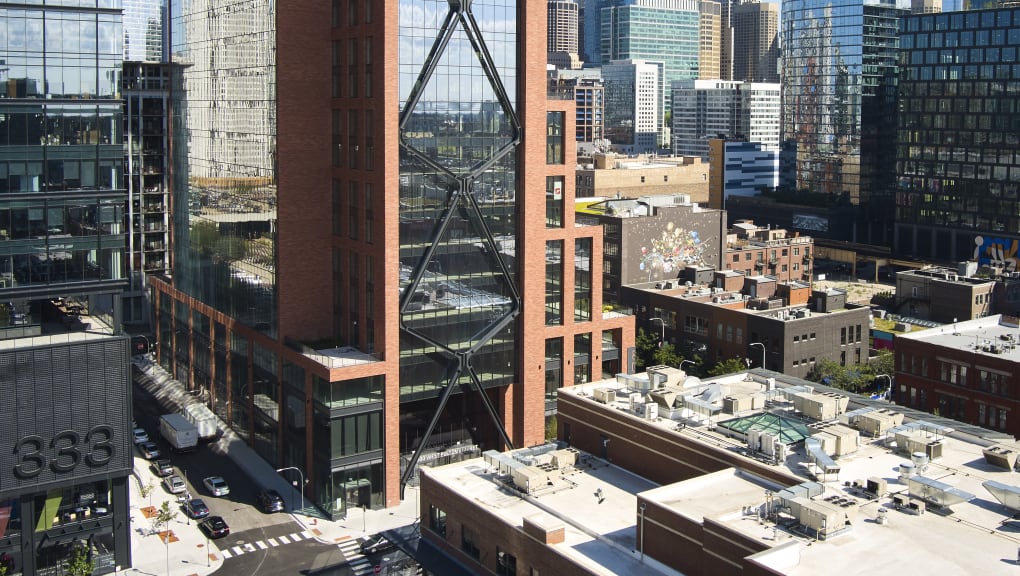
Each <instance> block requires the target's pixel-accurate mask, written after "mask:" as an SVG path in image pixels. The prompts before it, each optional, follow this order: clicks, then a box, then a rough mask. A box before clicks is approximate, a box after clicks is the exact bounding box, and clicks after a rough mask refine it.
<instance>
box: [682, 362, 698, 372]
mask: <svg viewBox="0 0 1020 576" xmlns="http://www.w3.org/2000/svg"><path fill="white" fill-rule="evenodd" d="M685 363H690V364H697V362H695V361H694V360H681V361H680V369H681V370H683V369H684V364H685Z"/></svg>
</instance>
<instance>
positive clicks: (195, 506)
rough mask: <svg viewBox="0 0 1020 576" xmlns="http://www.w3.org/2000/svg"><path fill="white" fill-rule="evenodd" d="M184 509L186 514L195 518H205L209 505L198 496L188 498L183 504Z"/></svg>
mask: <svg viewBox="0 0 1020 576" xmlns="http://www.w3.org/2000/svg"><path fill="white" fill-rule="evenodd" d="M184 510H185V512H187V513H188V516H191V517H192V518H195V519H198V518H205V517H206V516H208V515H209V507H208V506H206V505H205V502H203V501H202V500H201V499H199V498H193V499H191V500H188V503H187V504H185V505H184Z"/></svg>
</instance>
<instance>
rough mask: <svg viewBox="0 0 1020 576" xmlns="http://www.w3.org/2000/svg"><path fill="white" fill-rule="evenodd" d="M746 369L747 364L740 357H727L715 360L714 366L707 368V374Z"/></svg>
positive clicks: (727, 372) (717, 374)
mask: <svg viewBox="0 0 1020 576" xmlns="http://www.w3.org/2000/svg"><path fill="white" fill-rule="evenodd" d="M745 370H747V364H745V363H744V361H743V360H741V359H740V358H729V359H726V360H721V361H719V362H716V364H715V366H712V367H711V368H709V369H708V375H709V376H722V375H723V374H735V373H737V372H743V371H745Z"/></svg>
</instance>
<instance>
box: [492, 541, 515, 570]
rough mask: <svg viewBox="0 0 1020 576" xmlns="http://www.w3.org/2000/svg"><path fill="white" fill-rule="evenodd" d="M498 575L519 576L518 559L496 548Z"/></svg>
mask: <svg viewBox="0 0 1020 576" xmlns="http://www.w3.org/2000/svg"><path fill="white" fill-rule="evenodd" d="M496 574H498V575H499V576H517V557H516V556H514V555H513V554H509V553H507V552H506V551H505V550H503V549H501V548H500V547H499V546H496Z"/></svg>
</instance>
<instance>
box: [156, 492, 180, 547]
mask: <svg viewBox="0 0 1020 576" xmlns="http://www.w3.org/2000/svg"><path fill="white" fill-rule="evenodd" d="M176 517H177V512H176V511H174V510H172V509H170V502H167V501H164V502H163V504H161V505H160V507H159V509H158V510H156V515H155V516H153V517H152V525H153V527H154V528H155V529H156V532H161V531H162V529H165V528H166V527H167V526H169V525H170V522H171V521H172V520H173V519H174V518H176ZM168 540H169V539H168Z"/></svg>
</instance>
